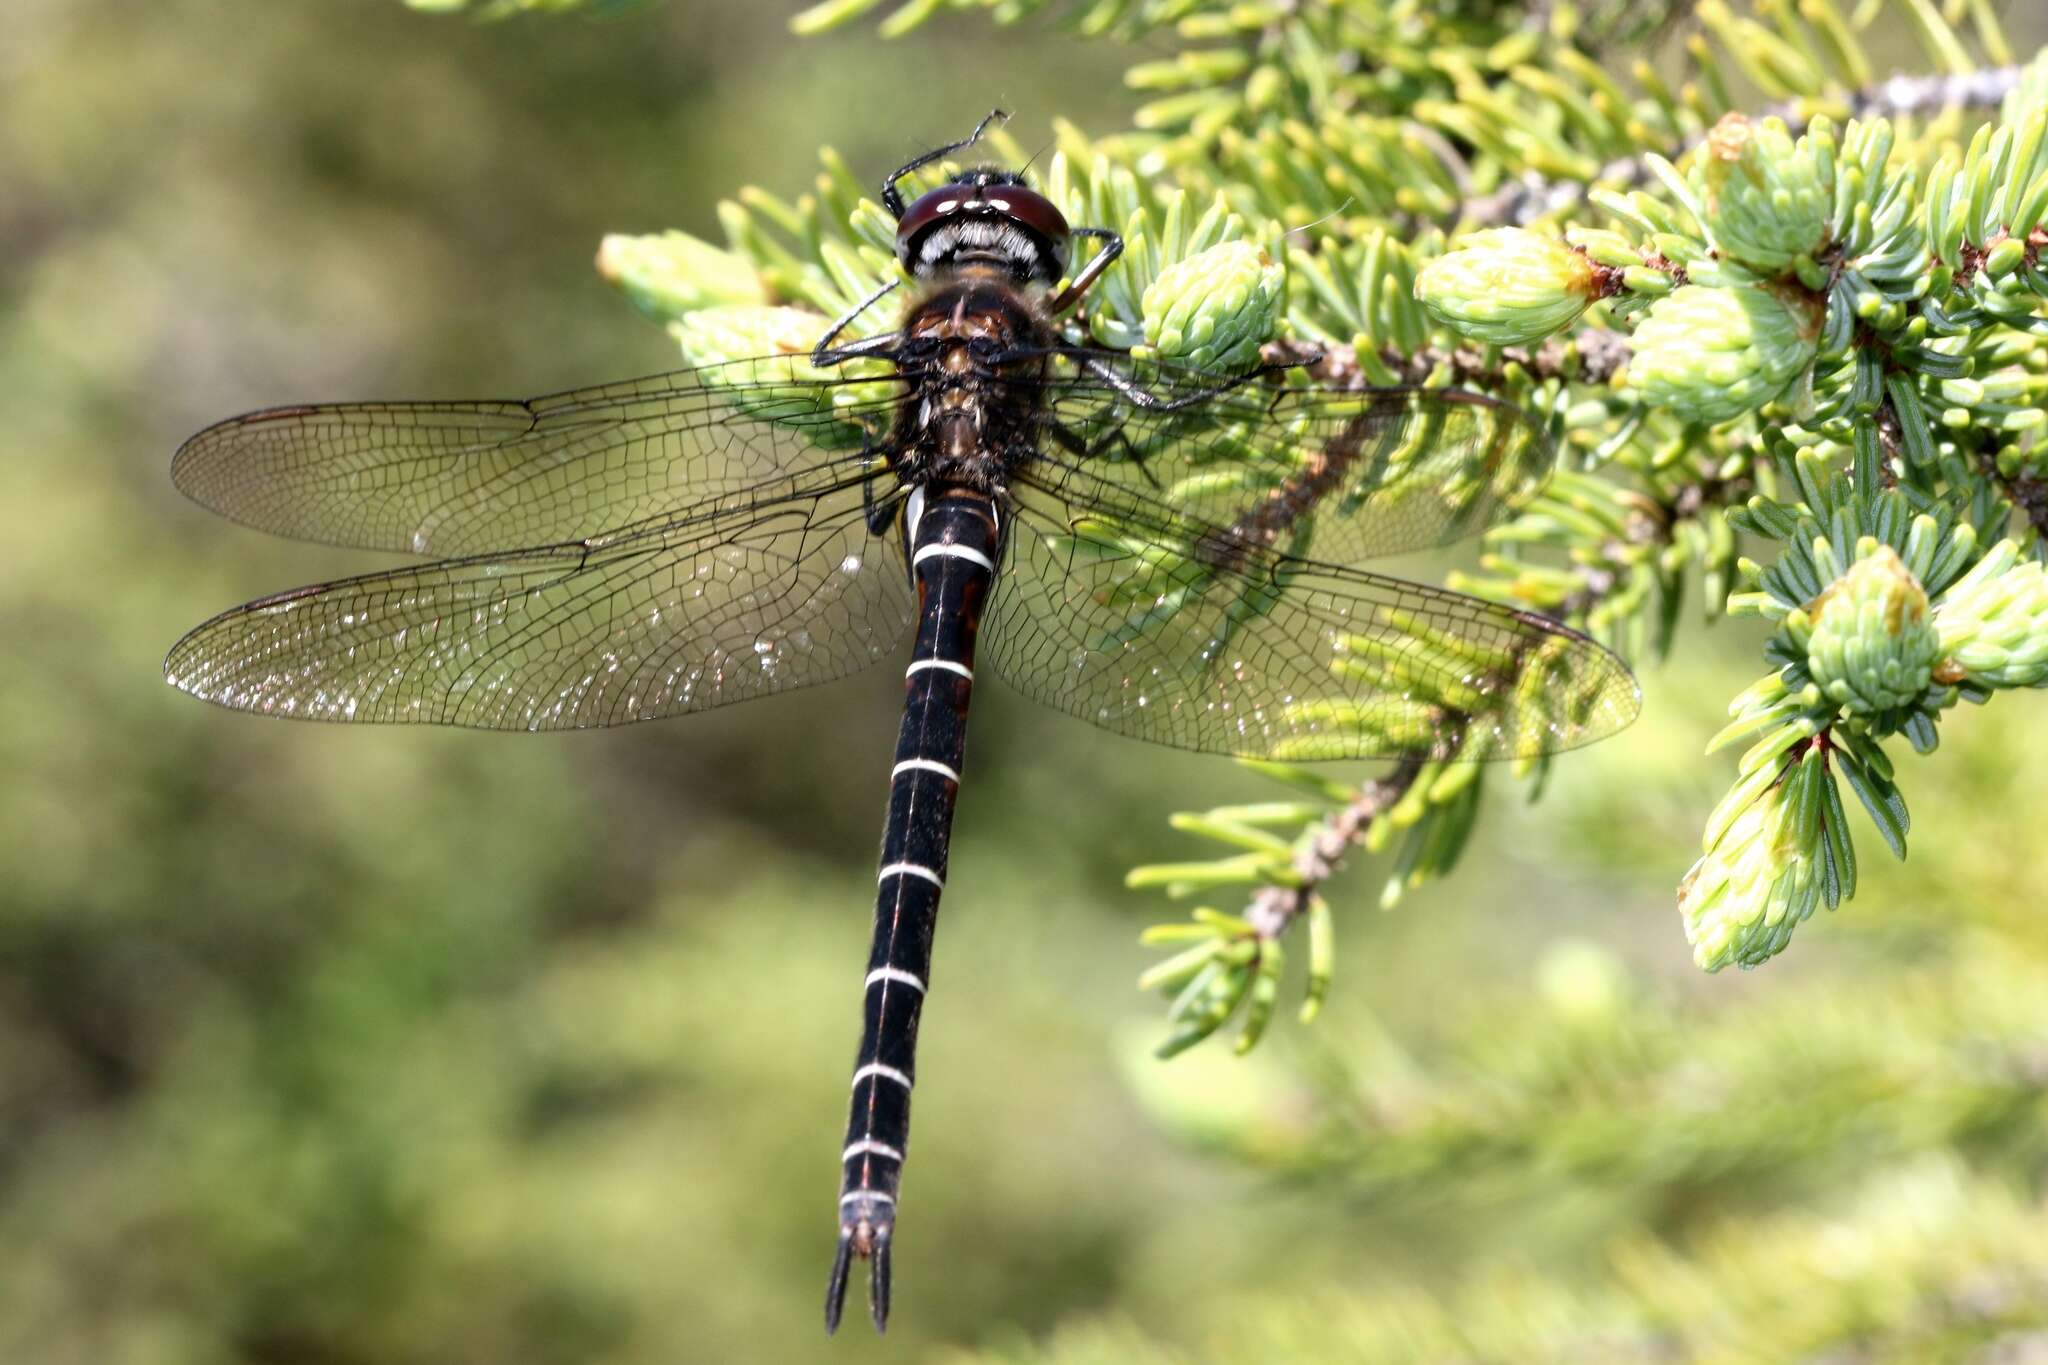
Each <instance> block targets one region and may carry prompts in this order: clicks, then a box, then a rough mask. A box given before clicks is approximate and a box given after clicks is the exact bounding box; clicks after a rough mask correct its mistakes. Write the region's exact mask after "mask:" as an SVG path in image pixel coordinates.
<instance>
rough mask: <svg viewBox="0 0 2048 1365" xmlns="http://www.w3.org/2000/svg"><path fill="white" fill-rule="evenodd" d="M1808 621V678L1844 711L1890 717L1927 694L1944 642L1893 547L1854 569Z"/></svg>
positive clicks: (1811, 609) (1881, 547)
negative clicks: (1881, 713) (1883, 713)
mask: <svg viewBox="0 0 2048 1365" xmlns="http://www.w3.org/2000/svg"><path fill="white" fill-rule="evenodd" d="M1806 614H1807V615H1808V616H1809V617H1810V618H1811V620H1812V622H1813V633H1812V635H1811V636H1810V637H1809V638H1808V640H1807V642H1806V666H1807V670H1808V671H1809V672H1810V673H1812V674H1813V680H1814V681H1815V682H1816V683H1819V684H1820V689H1821V691H1823V692H1825V693H1826V694H1827V695H1828V697H1829V698H1831V699H1832V700H1833V701H1835V702H1836V703H1838V704H1839V705H1841V706H1842V707H1843V708H1845V709H1847V710H1849V711H1856V712H1871V711H1888V710H1890V709H1892V708H1893V707H1897V706H1904V705H1907V704H1908V703H1910V702H1912V701H1913V700H1914V699H1915V698H1917V697H1918V696H1919V695H1920V694H1921V693H1922V692H1925V691H1926V690H1927V683H1928V679H1929V677H1930V676H1931V674H1932V671H1933V668H1934V660H1935V658H1936V656H1937V655H1938V654H1939V653H1940V650H1941V638H1940V635H1939V633H1938V632H1937V631H1936V630H1935V628H1934V623H1933V622H1932V621H1931V620H1929V619H1928V610H1927V592H1926V590H1925V589H1924V588H1922V587H1921V586H1920V581H1919V580H1918V579H1916V578H1914V577H1913V574H1912V571H1911V570H1910V569H1908V568H1907V567H1906V565H1905V562H1904V561H1903V560H1901V559H1900V558H1899V556H1898V552H1897V551H1895V550H1893V549H1892V547H1891V546H1889V545H1882V544H1881V545H1879V546H1877V548H1876V549H1874V550H1872V551H1871V552H1870V553H1868V554H1866V555H1864V556H1863V558H1861V559H1859V560H1857V561H1856V562H1855V563H1854V564H1852V565H1850V566H1849V571H1848V572H1847V573H1845V574H1843V575H1842V576H1841V577H1840V578H1838V579H1836V580H1835V582H1834V583H1833V584H1832V585H1831V586H1830V587H1829V588H1828V589H1827V591H1825V592H1823V593H1822V594H1821V595H1820V597H1819V598H1817V599H1816V600H1815V601H1814V603H1813V604H1812V605H1811V606H1809V607H1808V608H1807V609H1806Z"/></svg>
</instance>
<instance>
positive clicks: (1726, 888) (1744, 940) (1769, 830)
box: [1678, 751, 1830, 972]
mask: <svg viewBox="0 0 2048 1365" xmlns="http://www.w3.org/2000/svg"><path fill="white" fill-rule="evenodd" d="M1820 761H1821V760H1820V756H1819V754H1817V753H1814V752H1812V751H1809V752H1808V755H1807V757H1806V758H1804V759H1802V760H1801V761H1799V762H1797V763H1794V764H1793V765H1792V766H1791V767H1790V768H1789V769H1787V770H1786V773H1785V775H1784V777H1783V778H1782V779H1780V780H1778V781H1776V782H1773V783H1771V784H1770V785H1769V786H1767V787H1765V788H1764V789H1763V790H1762V791H1756V790H1755V788H1754V786H1753V784H1751V783H1748V782H1744V783H1742V784H1739V785H1738V786H1737V787H1736V788H1735V789H1734V790H1733V791H1731V792H1730V793H1729V794H1728V795H1727V796H1726V797H1724V798H1722V803H1721V807H1719V808H1717V809H1716V810H1715V812H1714V814H1713V815H1712V816H1710V817H1708V821H1707V828H1708V829H1709V830H1710V831H1717V836H1716V837H1715V838H1714V839H1713V840H1712V842H1711V843H1710V844H1709V845H1708V848H1707V851H1706V853H1705V854H1704V855H1703V856H1702V857H1701V858H1700V860H1699V861H1698V862H1696V863H1694V864H1693V865H1692V870H1691V871H1689V872H1687V873H1686V874H1685V879H1684V880H1683V881H1681V882H1680V883H1679V884H1678V911H1679V915H1680V917H1681V918H1682V919H1683V921H1684V924H1685V937H1686V941H1687V942H1688V943H1690V944H1692V956H1693V961H1694V962H1696V963H1698V964H1699V966H1700V967H1702V968H1703V969H1705V970H1707V971H1710V972H1718V971H1720V970H1721V969H1722V968H1723V967H1726V966H1728V965H1729V964H1731V963H1733V964H1737V965H1739V966H1744V967H1754V966H1756V965H1758V964H1759V963H1762V962H1765V961H1767V960H1769V959H1770V958H1772V957H1774V956H1776V955H1777V954H1778V953H1779V952H1780V951H1782V950H1783V949H1784V947H1785V945H1786V943H1788V942H1789V941H1790V940H1791V938H1792V930H1793V929H1794V928H1796V927H1797V926H1798V925H1799V923H1800V921H1802V920H1804V919H1805V918H1806V917H1807V916H1809V915H1811V914H1812V913H1813V909H1814V907H1815V906H1816V905H1818V904H1819V903H1820V899H1821V889H1822V887H1821V874H1822V869H1821V859H1822V858H1824V857H1825V856H1826V854H1825V852H1824V851H1823V850H1822V848H1821V847H1820V844H1821V834H1820V831H1819V826H1818V823H1817V822H1811V823H1809V824H1807V825H1806V827H1805V829H1804V830H1803V831H1802V823H1801V821H1800V819H1799V808H1800V796H1801V792H1800V787H1801V785H1802V784H1803V783H1808V782H1813V781H1828V780H1830V779H1829V778H1828V777H1827V776H1826V774H1825V773H1824V772H1820V771H1811V772H1809V771H1808V768H1809V765H1812V766H1813V767H1814V768H1815V769H1817V768H1818V765H1819V764H1820ZM1731 803H1739V804H1740V805H1741V809H1740V810H1738V811H1736V812H1735V813H1734V814H1733V817H1732V818H1730V815H1729V812H1728V810H1727V809H1726V808H1727V807H1728V806H1729V805H1730V804H1731ZM1802 834H1803V836H1804V837H1802Z"/></svg>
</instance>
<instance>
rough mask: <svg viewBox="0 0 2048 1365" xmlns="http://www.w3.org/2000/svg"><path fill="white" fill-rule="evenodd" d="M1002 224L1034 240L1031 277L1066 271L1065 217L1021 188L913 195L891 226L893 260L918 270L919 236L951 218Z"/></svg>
mask: <svg viewBox="0 0 2048 1365" xmlns="http://www.w3.org/2000/svg"><path fill="white" fill-rule="evenodd" d="M956 217H957V218H977V219H981V220H983V221H987V220H991V219H994V220H1007V221H1008V222H1009V223H1011V224H1012V225H1014V226H1016V227H1018V228H1021V229H1023V230H1024V231H1025V232H1026V233H1028V234H1030V236H1031V237H1032V238H1033V239H1034V240H1035V242H1036V243H1037V245H1038V249H1039V252H1040V253H1041V254H1040V256H1039V257H1038V259H1037V260H1036V261H1034V262H1032V266H1033V270H1032V273H1033V274H1034V275H1035V276H1036V277H1037V278H1040V279H1043V280H1044V281H1045V282H1046V283H1048V284H1049V283H1051V282H1052V281H1054V280H1057V279H1058V278H1059V277H1060V276H1061V275H1062V274H1064V273H1065V272H1066V268H1067V246H1068V239H1069V237H1070V236H1071V232H1070V230H1069V229H1068V227H1067V220H1066V216H1065V215H1064V214H1062V213H1061V212H1060V211H1059V210H1058V209H1057V208H1055V207H1054V206H1053V202H1052V201H1051V200H1050V199H1047V198H1046V197H1045V196H1044V195H1042V194H1040V193H1038V192H1037V191H1036V190H1032V189H1029V188H1027V187H1026V186H1023V185H1004V184H993V185H991V184H980V185H975V184H962V183H959V182H955V183H953V184H950V185H941V186H939V187H938V188H937V189H935V190H930V191H927V192H926V193H924V194H922V195H919V196H918V198H917V200H916V201H915V202H913V203H912V204H911V206H910V207H909V208H908V209H906V210H904V213H903V218H902V221H900V222H899V223H897V225H896V258H897V259H898V260H899V261H901V262H902V263H903V268H904V269H905V270H908V271H910V272H911V273H912V274H913V275H915V274H918V273H920V271H919V266H920V262H919V250H920V247H921V246H922V244H923V242H924V239H925V237H926V236H927V235H928V234H929V233H930V232H931V231H932V229H933V228H935V227H937V226H938V225H939V224H940V223H941V222H944V221H946V220H948V219H953V218H956Z"/></svg>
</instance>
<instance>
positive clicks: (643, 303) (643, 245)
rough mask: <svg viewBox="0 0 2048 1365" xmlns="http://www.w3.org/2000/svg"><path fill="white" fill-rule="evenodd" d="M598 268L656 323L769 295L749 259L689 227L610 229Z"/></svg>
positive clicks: (764, 299)
mask: <svg viewBox="0 0 2048 1365" xmlns="http://www.w3.org/2000/svg"><path fill="white" fill-rule="evenodd" d="M597 273H598V274H600V275H602V276H604V278H605V279H606V280H608V281H610V282H611V283H612V284H615V285H617V286H619V288H620V289H622V290H624V291H625V293H626V297H627V298H629V299H631V300H632V301H633V306H634V307H635V308H638V309H639V310H640V311H641V312H643V313H645V314H647V316H649V317H651V318H653V319H654V320H655V321H656V322H673V321H675V320H676V319H677V318H680V317H682V316H683V315H684V314H685V313H694V312H696V311H697V310H698V309H700V308H716V307H720V306H723V305H726V304H735V303H766V302H767V300H768V291H767V290H766V289H764V288H763V287H762V285H761V277H760V275H759V274H757V273H756V272H755V270H754V267H753V265H752V264H751V263H750V262H748V261H747V260H746V259H745V258H744V257H741V256H735V255H733V254H732V253H731V252H730V251H721V250H719V249H718V248H717V247H715V246H712V245H711V244H710V243H708V242H701V241H699V240H697V239H696V238H695V237H692V236H691V235H690V234H689V233H687V232H662V233H655V234H651V235H649V236H645V237H630V236H627V235H626V234H624V233H618V232H615V233H611V234H609V235H608V236H606V237H605V239H604V241H603V242H601V243H599V244H598V248H597Z"/></svg>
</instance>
